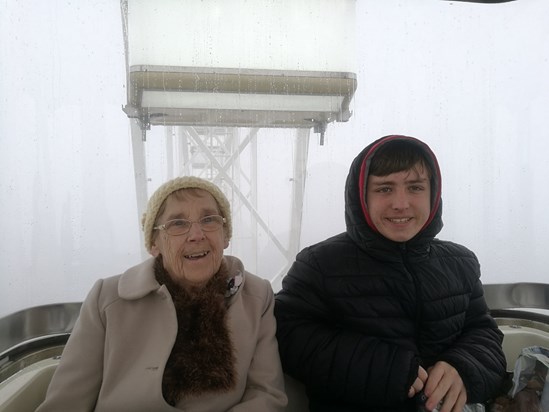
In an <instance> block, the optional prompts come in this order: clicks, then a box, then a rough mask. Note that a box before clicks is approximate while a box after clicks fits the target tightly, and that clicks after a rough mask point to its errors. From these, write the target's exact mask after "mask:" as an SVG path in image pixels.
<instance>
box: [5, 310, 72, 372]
mask: <svg viewBox="0 0 549 412" xmlns="http://www.w3.org/2000/svg"><path fill="white" fill-rule="evenodd" d="M81 305H82V304H81V303H80V302H74V303H60V304H52V305H45V306H37V307H34V308H29V309H25V310H22V311H19V312H15V313H13V314H11V315H8V316H6V317H4V318H0V366H1V365H2V364H3V363H4V362H5V358H6V357H7V356H8V354H9V353H13V351H14V350H16V349H18V348H19V350H18V352H20V348H21V347H23V346H29V347H32V346H35V345H32V342H35V341H37V340H42V339H47V340H50V341H51V339H52V338H53V337H55V336H64V335H68V334H70V332H71V331H72V328H73V327H74V324H75V322H76V319H78V315H79V314H80V306H81ZM54 340H55V339H54Z"/></svg>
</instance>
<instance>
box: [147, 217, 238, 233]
mask: <svg viewBox="0 0 549 412" xmlns="http://www.w3.org/2000/svg"><path fill="white" fill-rule="evenodd" d="M226 222H227V220H226V219H225V218H224V217H223V216H219V215H211V216H204V217H203V218H201V219H199V220H187V219H172V220H168V221H167V222H166V223H164V224H162V225H158V226H155V227H153V229H154V230H165V231H166V233H167V234H168V235H170V236H181V235H184V234H185V233H188V232H189V230H191V226H192V225H193V223H198V224H199V225H200V229H202V230H203V231H204V232H213V231H214V230H217V229H219V228H221V227H222V226H223V225H224V224H225V223H226Z"/></svg>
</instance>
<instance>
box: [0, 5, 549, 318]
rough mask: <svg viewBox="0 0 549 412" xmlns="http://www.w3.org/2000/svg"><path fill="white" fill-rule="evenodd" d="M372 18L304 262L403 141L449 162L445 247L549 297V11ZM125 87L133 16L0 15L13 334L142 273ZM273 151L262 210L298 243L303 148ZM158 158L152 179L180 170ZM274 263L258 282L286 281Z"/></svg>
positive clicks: (307, 235)
mask: <svg viewBox="0 0 549 412" xmlns="http://www.w3.org/2000/svg"><path fill="white" fill-rule="evenodd" d="M296 1H297V0H296ZM356 7H357V8H356V13H357V21H356V27H357V62H358V70H357V77H358V90H357V92H356V94H355V98H354V101H353V103H352V110H353V111H354V113H353V116H352V118H351V120H350V121H349V122H347V123H335V124H331V125H329V127H328V131H327V134H326V139H325V144H324V145H323V146H320V145H319V144H318V136H317V135H314V134H311V145H310V152H309V163H308V173H307V183H306V185H307V186H306V196H305V202H304V217H303V232H302V239H301V247H303V246H306V245H309V244H312V243H314V242H317V241H320V240H322V239H324V238H326V237H327V236H331V235H333V234H336V233H338V232H340V231H342V230H344V218H343V185H344V181H345V177H346V174H347V170H348V166H349V164H350V162H351V160H352V159H353V158H354V156H355V155H356V154H357V153H358V152H359V151H360V150H361V149H362V148H363V147H364V146H365V145H366V144H368V143H369V142H371V141H372V140H374V139H376V138H378V137H380V136H383V135H386V134H392V133H400V134H407V135H412V136H416V137H419V138H421V139H423V140H425V141H426V142H427V143H429V144H430V145H431V147H432V148H433V150H434V151H435V153H436V154H437V155H438V157H439V162H440V164H441V168H442V173H443V201H444V214H443V218H444V221H445V227H444V229H443V231H442V232H441V234H440V236H439V237H440V238H443V239H449V240H453V241H456V242H458V243H462V244H464V245H466V246H468V247H469V248H471V249H472V250H473V251H475V252H476V253H477V255H478V257H479V259H480V261H481V264H482V268H483V278H482V279H483V281H484V282H485V283H500V282H502V283H507V282H519V281H538V282H547V278H548V273H547V272H548V269H547V267H548V265H549V253H548V252H547V251H546V248H547V246H546V245H548V244H549V218H548V217H547V216H546V209H547V205H548V204H549V190H548V189H547V185H548V181H549V172H548V168H547V157H548V155H549V25H548V24H547V21H548V19H549V2H548V1H546V0H517V1H514V2H510V3H504V4H499V5H497V4H496V5H482V4H468V3H459V2H451V1H442V0H401V1H397V0H383V1H379V0H358V1H357V3H356ZM327 29H329V28H327ZM125 81H126V79H125V63H124V48H123V35H122V22H121V14H120V5H119V2H118V1H116V0H104V1H97V0H88V1H85V2H80V1H73V2H68V1H61V0H50V1H48V2H44V1H41V0H3V1H1V2H0V212H1V213H0V230H1V233H2V235H3V236H2V238H1V240H0V316H3V315H5V314H8V313H11V312H14V311H17V310H20V309H23V308H27V307H30V306H35V305H40V304H45V303H53V302H67V301H80V300H82V299H83V298H84V297H85V294H86V292H87V291H88V289H89V288H90V287H91V285H92V283H93V282H94V281H95V279H97V278H99V277H106V276H110V275H114V274H117V273H120V272H121V271H123V270H125V269H126V268H128V267H129V266H131V265H134V264H136V263H138V262H140V261H141V260H142V254H141V245H140V237H139V227H138V223H137V222H138V218H137V209H136V200H135V199H136V195H135V186H134V175H133V160H132V150H131V141H130V126H129V120H128V118H127V117H126V115H125V114H124V113H123V111H122V105H123V104H125V102H126V90H125ZM153 129H154V128H153ZM155 133H158V132H157V131H155V130H152V131H151V136H154V134H155ZM261 133H262V134H261V139H260V140H259V143H260V144H261V145H262V147H261V150H260V152H261V153H262V156H263V157H262V159H261V162H262V164H265V165H268V170H269V171H270V173H268V174H265V175H264V176H263V177H262V180H260V182H259V183H260V185H261V186H262V193H263V197H262V199H261V204H262V210H263V211H264V213H265V219H266V220H267V221H268V222H269V225H270V227H271V228H272V230H273V231H274V232H276V233H277V234H279V235H281V236H282V237H283V236H284V233H288V232H289V231H290V227H289V225H286V226H285V222H287V219H282V218H281V217H280V215H281V214H282V215H284V213H281V212H280V210H281V209H283V210H287V209H288V207H289V206H288V205H287V202H286V200H287V198H288V193H289V190H290V189H291V188H290V185H289V184H288V181H289V179H290V178H291V166H292V164H291V162H292V160H291V159H292V157H291V155H292V135H291V131H287V130H286V131H285V130H263V131H262V132H261ZM147 144H148V153H147V156H148V163H149V164H150V165H155V164H159V165H160V164H162V163H163V162H165V161H166V160H165V159H164V158H163V155H162V151H161V150H160V149H158V148H157V147H155V145H158V144H160V143H159V140H158V139H152V138H149V141H148V143H147ZM155 173H156V174H155ZM157 175H159V174H158V173H157V172H155V170H154V168H153V169H152V170H151V176H153V177H152V178H153V179H154V176H157ZM158 183H160V182H158ZM286 215H287V213H286ZM235 224H238V223H235ZM244 241H245V239H239V238H238V237H236V238H235V239H233V247H235V248H236V247H238V245H239V242H244ZM230 252H231V249H229V251H228V253H230ZM275 253H276V252H275V251H273V249H272V248H269V247H266V248H265V250H262V251H261V253H260V255H259V258H258V259H257V261H254V262H253V264H249V265H248V267H250V266H251V269H252V270H253V271H255V272H257V273H258V274H259V275H260V276H263V277H265V278H271V277H272V276H273V273H274V269H273V266H272V262H273V261H276V260H277V258H276V257H275V256H274V254H275ZM241 257H242V259H243V260H244V262H245V263H246V264H247V256H242V255H241Z"/></svg>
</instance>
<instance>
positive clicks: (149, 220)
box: [141, 176, 233, 252]
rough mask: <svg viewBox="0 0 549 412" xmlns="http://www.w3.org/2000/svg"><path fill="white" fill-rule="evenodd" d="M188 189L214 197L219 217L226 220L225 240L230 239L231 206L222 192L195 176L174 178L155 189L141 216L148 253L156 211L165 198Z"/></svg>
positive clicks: (231, 232) (231, 231) (231, 230)
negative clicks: (199, 190) (204, 192)
mask: <svg viewBox="0 0 549 412" xmlns="http://www.w3.org/2000/svg"><path fill="white" fill-rule="evenodd" d="M190 188H195V189H202V190H205V191H206V192H209V193H210V194H211V195H212V196H213V197H214V199H215V201H216V202H217V205H218V206H219V211H220V213H221V216H223V217H224V218H225V220H226V223H225V235H226V236H227V239H230V238H231V236H232V234H233V226H232V219H231V206H230V204H229V201H228V200H227V197H225V195H224V194H223V192H222V191H221V190H220V189H219V188H218V187H217V186H216V185H214V184H213V183H211V182H209V181H207V180H204V179H202V178H200V177H195V176H183V177H176V178H175V179H172V180H169V181H167V182H166V183H164V184H163V185H162V186H160V187H159V188H158V189H156V192H154V193H153V195H152V196H151V198H150V199H149V203H148V204H147V211H146V212H145V213H144V214H143V218H142V220H141V224H142V226H143V233H144V236H145V247H146V248H147V250H148V251H149V252H150V251H151V248H152V240H153V227H154V222H155V221H156V217H157V216H156V215H157V214H158V210H159V209H160V206H161V205H162V203H163V202H164V200H166V198H167V197H168V196H169V195H170V194H172V193H173V192H175V191H177V190H179V189H190Z"/></svg>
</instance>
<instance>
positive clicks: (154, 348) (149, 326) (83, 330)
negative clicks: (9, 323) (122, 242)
mask: <svg viewBox="0 0 549 412" xmlns="http://www.w3.org/2000/svg"><path fill="white" fill-rule="evenodd" d="M225 259H226V260H227V263H228V267H229V270H230V273H236V272H238V271H240V272H241V273H243V274H244V281H243V283H242V285H241V286H240V289H239V290H238V292H237V293H236V294H235V295H233V296H232V297H231V298H230V302H229V309H228V328H229V330H230V331H231V339H232V341H233V343H234V348H235V350H236V356H235V357H236V365H235V368H236V371H237V375H238V381H237V384H236V388H235V390H233V391H230V392H226V393H212V394H211V395H205V396H201V397H199V398H195V399H182V400H181V402H180V403H179V404H178V405H177V408H174V407H172V406H170V405H168V404H167V403H166V402H165V400H164V398H163V397H162V376H163V372H164V365H165V364H166V361H167V360H168V357H169V356H170V352H171V350H172V347H173V344H174V342H175V338H176V332H177V319H176V314H175V308H174V305H173V303H172V299H171V296H170V294H169V292H168V290H167V289H166V287H165V286H164V285H163V286H160V285H159V284H158V283H157V281H156V280H155V277H154V273H153V262H154V259H149V260H147V261H145V262H143V263H141V264H140V265H138V266H135V267H133V268H131V269H129V270H128V271H126V272H125V273H124V274H122V275H119V276H114V277H111V278H107V279H102V280H99V281H97V282H96V283H95V285H94V286H93V288H92V289H91V291H90V292H89V294H88V296H87V298H86V300H85V301H84V303H83V305H82V310H81V312H80V317H79V319H78V322H77V324H76V325H75V327H74V330H73V332H72V334H71V337H70V339H69V341H68V342H67V345H66V347H65V350H64V352H63V356H62V358H61V362H60V364H59V367H58V368H57V371H56V372H55V374H54V376H53V379H52V382H51V384H50V387H49V388H48V393H47V395H46V400H45V401H44V403H43V404H42V405H41V406H40V407H39V408H38V409H37V411H39V412H47V411H55V412H60V411H71V412H77V411H98V412H99V411H112V412H123V411H131V412H139V411H146V412H153V411H154V412H161V411H166V412H168V411H180V410H184V411H189V412H216V411H219V412H222V411H223V412H225V411H234V412H237V411H242V412H256V411H257V412H267V411H279V410H283V409H284V406H285V405H286V401H287V400H286V395H285V393H284V378H283V373H282V368H281V365H280V358H279V355H278V344H277V341H276V338H275V331H276V323H275V318H274V315H273V306H274V299H273V291H272V288H271V285H270V284H269V282H268V281H266V280H264V279H260V278H259V277H257V276H254V275H252V274H250V273H248V272H245V271H244V268H243V266H242V263H241V262H240V260H238V259H237V258H234V257H231V256H225Z"/></svg>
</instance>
